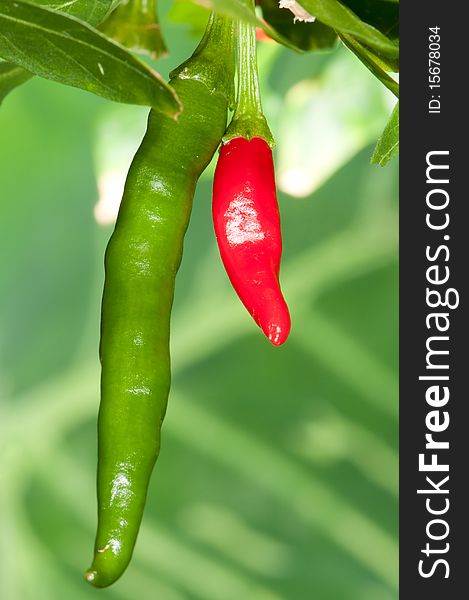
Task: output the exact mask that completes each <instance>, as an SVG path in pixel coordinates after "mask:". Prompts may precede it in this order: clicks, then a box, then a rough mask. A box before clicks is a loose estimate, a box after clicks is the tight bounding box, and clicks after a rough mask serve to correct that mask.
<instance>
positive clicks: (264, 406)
mask: <svg viewBox="0 0 469 600" xmlns="http://www.w3.org/2000/svg"><path fill="white" fill-rule="evenodd" d="M163 4H164V6H163V8H162V15H161V16H162V23H163V30H164V32H165V38H166V41H167V44H168V46H169V48H170V51H171V55H170V57H169V58H168V59H165V60H163V61H161V62H160V63H159V64H158V69H159V70H160V71H161V72H162V73H163V74H164V75H165V76H167V75H168V72H169V70H170V69H171V68H172V67H174V66H175V65H177V64H178V63H179V62H181V61H182V59H183V58H185V57H186V56H187V55H188V54H189V53H190V52H191V50H192V49H193V48H194V46H195V44H196V38H194V37H192V36H191V32H190V31H189V29H188V28H187V27H185V26H184V25H183V24H180V23H178V22H177V13H175V12H174V11H172V12H171V11H169V3H168V2H165V3H163ZM168 11H169V12H168ZM259 63H260V70H261V78H262V81H261V84H262V89H263V98H264V104H265V109H266V113H267V115H268V119H269V122H270V124H271V127H272V130H273V132H274V135H275V137H276V139H277V149H276V165H277V175H278V184H279V203H280V209H281V214H282V219H283V235H284V262H283V270H282V282H283V288H284V291H285V295H286V297H287V301H288V302H289V306H290V310H291V315H292V322H293V326H292V333H291V337H290V339H289V340H288V342H287V344H286V345H285V346H284V347H282V348H280V349H276V348H273V347H272V346H270V344H269V343H268V342H267V341H266V340H265V339H264V338H263V336H262V335H261V333H260V330H258V329H257V327H256V326H255V325H254V323H253V321H252V319H251V318H250V317H249V316H248V315H247V313H246V312H245V310H244V308H243V307H242V305H241V303H240V302H239V300H238V299H237V298H236V296H235V294H234V292H233V291H232V289H231V288H230V285H229V282H228V280H227V277H226V276H225V273H224V271H223V268H222V265H221V261H220V260H219V256H218V251H217V247H216V243H215V238H214V235H213V230H212V224H211V216H210V197H211V178H212V174H213V168H214V165H213V164H212V165H211V166H210V168H209V169H208V170H207V172H206V173H205V174H204V176H203V178H202V179H201V181H200V183H199V186H198V191H197V196H196V199H195V204H194V213H193V217H192V220H191V225H190V229H189V232H188V235H187V238H186V244H185V254H184V260H183V263H182V267H181V271H180V273H179V275H178V280H177V288H176V301H175V306H174V310H173V319H172V362H173V387H172V391H171V395H170V400H169V407H168V412H167V416H166V421H165V424H164V427H163V440H162V452H161V456H160V458H159V461H158V464H157V467H156V469H155V473H154V476H153V479H152V483H151V486H150V490H149V497H148V504H147V509H146V513H145V517H144V521H143V526H142V530H141V534H140V537H139V540H138V542H137V547H136V550H135V554H134V559H133V562H132V564H131V566H130V567H129V569H128V571H127V573H126V574H125V575H124V576H123V577H122V579H121V580H120V581H118V582H117V583H116V584H115V585H114V586H113V587H112V588H110V589H108V590H99V591H98V590H94V589H92V588H90V587H89V586H88V585H87V584H86V582H85V581H84V579H83V577H82V573H83V571H84V569H85V568H86V567H88V566H89V563H90V560H91V555H92V546H93V541H94V534H95V524H96V499H95V468H96V464H95V463H96V417H97V410H98V403H99V361H98V340H99V311H100V296H101V291H102V286H103V253H104V249H105V246H106V243H107V240H108V238H109V235H110V233H111V231H112V225H110V224H107V225H106V224H105V223H109V221H110V220H112V213H113V210H115V207H116V201H117V200H119V199H120V186H121V185H122V179H123V177H124V176H125V170H126V169H127V168H128V165H129V163H130V160H131V157H132V154H133V152H134V151H135V149H136V147H137V146H138V143H139V139H140V138H141V136H142V134H143V131H144V128H145V119H146V112H147V111H146V110H145V109H144V108H141V107H129V106H117V105H113V104H111V103H108V102H106V101H104V100H102V99H99V98H96V97H92V96H91V95H88V94H86V93H84V92H81V91H78V90H75V89H69V88H65V87H61V86H59V85H56V84H52V83H50V82H46V81H44V80H40V79H38V78H35V79H34V80H32V81H31V82H30V83H28V84H27V85H25V86H24V87H22V88H20V89H18V90H17V91H15V92H14V93H12V94H11V96H9V97H8V98H7V99H6V100H5V102H4V104H3V105H2V106H1V108H0V165H1V166H0V198H1V202H0V273H1V283H0V287H1V295H0V598H1V599H2V600H29V599H34V600H43V599H44V600H53V599H56V598H57V599H61V600H63V599H64V598H67V600H75V599H77V600H81V599H91V598H95V597H96V598H97V597H98V596H99V597H101V598H103V599H104V598H109V599H116V600H117V599H123V600H127V599H129V600H136V599H138V600H150V599H151V600H154V599H160V600H310V599H311V598H318V599H321V600H336V599H337V600H358V599H359V600H390V599H393V598H397V492H398V489H397V407H398V405H397V223H396V208H397V190H398V179H397V164H396V163H395V162H394V163H391V164H390V165H389V166H388V167H387V168H385V169H383V168H380V167H376V166H370V165H369V158H370V156H371V153H372V148H373V143H374V142H375V141H376V138H377V136H378V135H379V133H380V130H381V129H382V128H383V127H384V125H385V122H386V118H387V116H388V114H389V112H390V109H391V107H392V99H391V98H390V97H389V94H388V92H386V91H385V90H384V88H383V87H382V86H380V84H379V83H378V82H377V81H375V80H374V79H373V77H372V76H371V75H370V74H369V72H368V71H366V70H365V69H364V67H363V66H362V65H361V64H360V63H359V62H358V61H357V60H356V59H355V58H354V57H353V56H352V55H351V54H349V53H348V52H347V51H346V50H345V49H343V48H340V49H338V50H337V51H335V52H333V53H332V54H315V55H311V54H310V55H303V56H300V55H296V54H295V53H293V52H291V51H288V50H285V49H282V48H280V47H279V46H276V45H273V44H272V45H271V44H262V45H261V47H260V53H259ZM98 200H99V204H98V206H96V204H97V203H98Z"/></svg>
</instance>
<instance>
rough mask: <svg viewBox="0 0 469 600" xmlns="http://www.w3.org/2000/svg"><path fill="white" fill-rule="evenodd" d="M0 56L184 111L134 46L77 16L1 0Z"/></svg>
mask: <svg viewBox="0 0 469 600" xmlns="http://www.w3.org/2000/svg"><path fill="white" fill-rule="evenodd" d="M0 56H1V57H2V58H4V59H6V60H8V61H10V62H13V63H15V64H17V65H19V66H21V67H23V68H25V69H26V70H28V71H31V72H33V73H35V74H36V75H40V76H41V77H45V78H46V79H51V80H53V81H57V82H59V83H63V84H65V85H70V86H73V87H78V88H81V89H84V90H86V91H89V92H92V93H94V94H97V95H99V96H103V97H104V98H108V99H109V100H114V101H116V102H125V103H128V104H140V105H144V106H152V107H153V108H155V110H158V111H160V112H163V113H165V114H167V115H170V116H173V117H174V116H175V115H177V114H178V112H179V111H180V104H179V101H178V99H177V97H176V94H175V93H174V91H173V90H172V88H171V87H169V86H168V84H167V83H166V82H165V81H164V80H163V79H162V77H161V76H160V75H158V74H157V73H156V72H155V71H153V70H152V69H150V68H149V67H148V66H147V65H145V63H143V62H142V61H140V60H139V59H137V58H136V57H135V56H133V55H132V54H131V53H130V52H128V51H127V50H125V49H124V48H122V47H121V46H119V45H118V44H116V43H114V42H112V41H111V40H108V39H107V38H106V37H105V36H104V35H102V34H101V33H99V32H98V31H96V30H95V29H93V28H92V27H90V26H89V25H86V24H85V23H83V22H81V21H79V20H77V19H76V18H75V17H71V16H66V15H63V14H59V13H55V12H53V11H50V10H48V9H45V8H42V7H39V6H34V5H32V4H26V3H24V2H11V1H8V0H0Z"/></svg>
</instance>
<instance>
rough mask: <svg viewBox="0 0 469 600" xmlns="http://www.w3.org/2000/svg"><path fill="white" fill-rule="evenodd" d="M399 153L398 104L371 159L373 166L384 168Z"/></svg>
mask: <svg viewBox="0 0 469 600" xmlns="http://www.w3.org/2000/svg"><path fill="white" fill-rule="evenodd" d="M398 153H399V102H398V103H397V104H396V106H395V108H394V110H393V111H392V114H391V116H390V118H389V121H388V123H387V125H386V127H385V128H384V131H383V133H382V135H381V137H380V138H379V140H378V143H377V144H376V148H375V151H374V152H373V156H372V157H371V162H372V164H377V165H381V166H382V167H384V165H386V164H387V163H388V162H389V161H390V160H391V158H393V157H394V156H397V154H398Z"/></svg>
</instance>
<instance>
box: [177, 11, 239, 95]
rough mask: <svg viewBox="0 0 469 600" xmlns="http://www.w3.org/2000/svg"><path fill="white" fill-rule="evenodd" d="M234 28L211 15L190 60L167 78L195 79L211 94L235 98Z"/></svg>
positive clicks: (230, 21) (216, 16)
mask: <svg viewBox="0 0 469 600" xmlns="http://www.w3.org/2000/svg"><path fill="white" fill-rule="evenodd" d="M233 64H234V27H233V20H232V19H230V18H229V17H225V16H222V15H218V14H216V13H212V14H211V15H210V19H209V22H208V24H207V28H206V29H205V33H204V35H203V37H202V39H201V40H200V43H199V45H198V46H197V48H196V49H195V50H194V53H193V54H192V56H191V57H190V58H189V59H188V60H186V61H185V62H183V63H182V65H180V66H179V67H177V68H176V69H175V70H174V71H172V72H171V73H170V75H169V76H170V78H171V79H175V78H176V77H177V78H180V79H195V80H197V81H201V82H202V83H204V84H205V85H206V86H207V87H208V88H209V90H211V91H212V92H213V93H223V94H224V95H225V96H226V98H227V99H228V101H229V102H231V100H232V98H233V96H234V84H233V77H234V75H233V69H232V65H233Z"/></svg>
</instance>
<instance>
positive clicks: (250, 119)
mask: <svg viewBox="0 0 469 600" xmlns="http://www.w3.org/2000/svg"><path fill="white" fill-rule="evenodd" d="M247 5H248V7H249V8H251V9H252V11H253V12H254V0H247ZM237 52H238V98H237V104H236V109H235V113H234V115H233V120H232V121H231V123H230V126H229V127H228V129H227V131H226V133H225V135H224V137H223V141H224V142H227V141H229V140H231V139H233V138H236V137H243V138H245V139H247V140H251V139H252V138H254V137H259V138H262V139H263V140H265V141H266V142H267V143H268V144H269V146H271V147H273V146H274V143H275V142H274V138H273V137H272V133H271V131H270V129H269V126H268V125H267V121H266V119H265V117H264V113H263V110H262V102H261V94H260V89H259V78H258V74H257V45H256V27H255V25H253V24H252V23H248V22H246V21H243V20H239V21H238V44H237Z"/></svg>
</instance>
